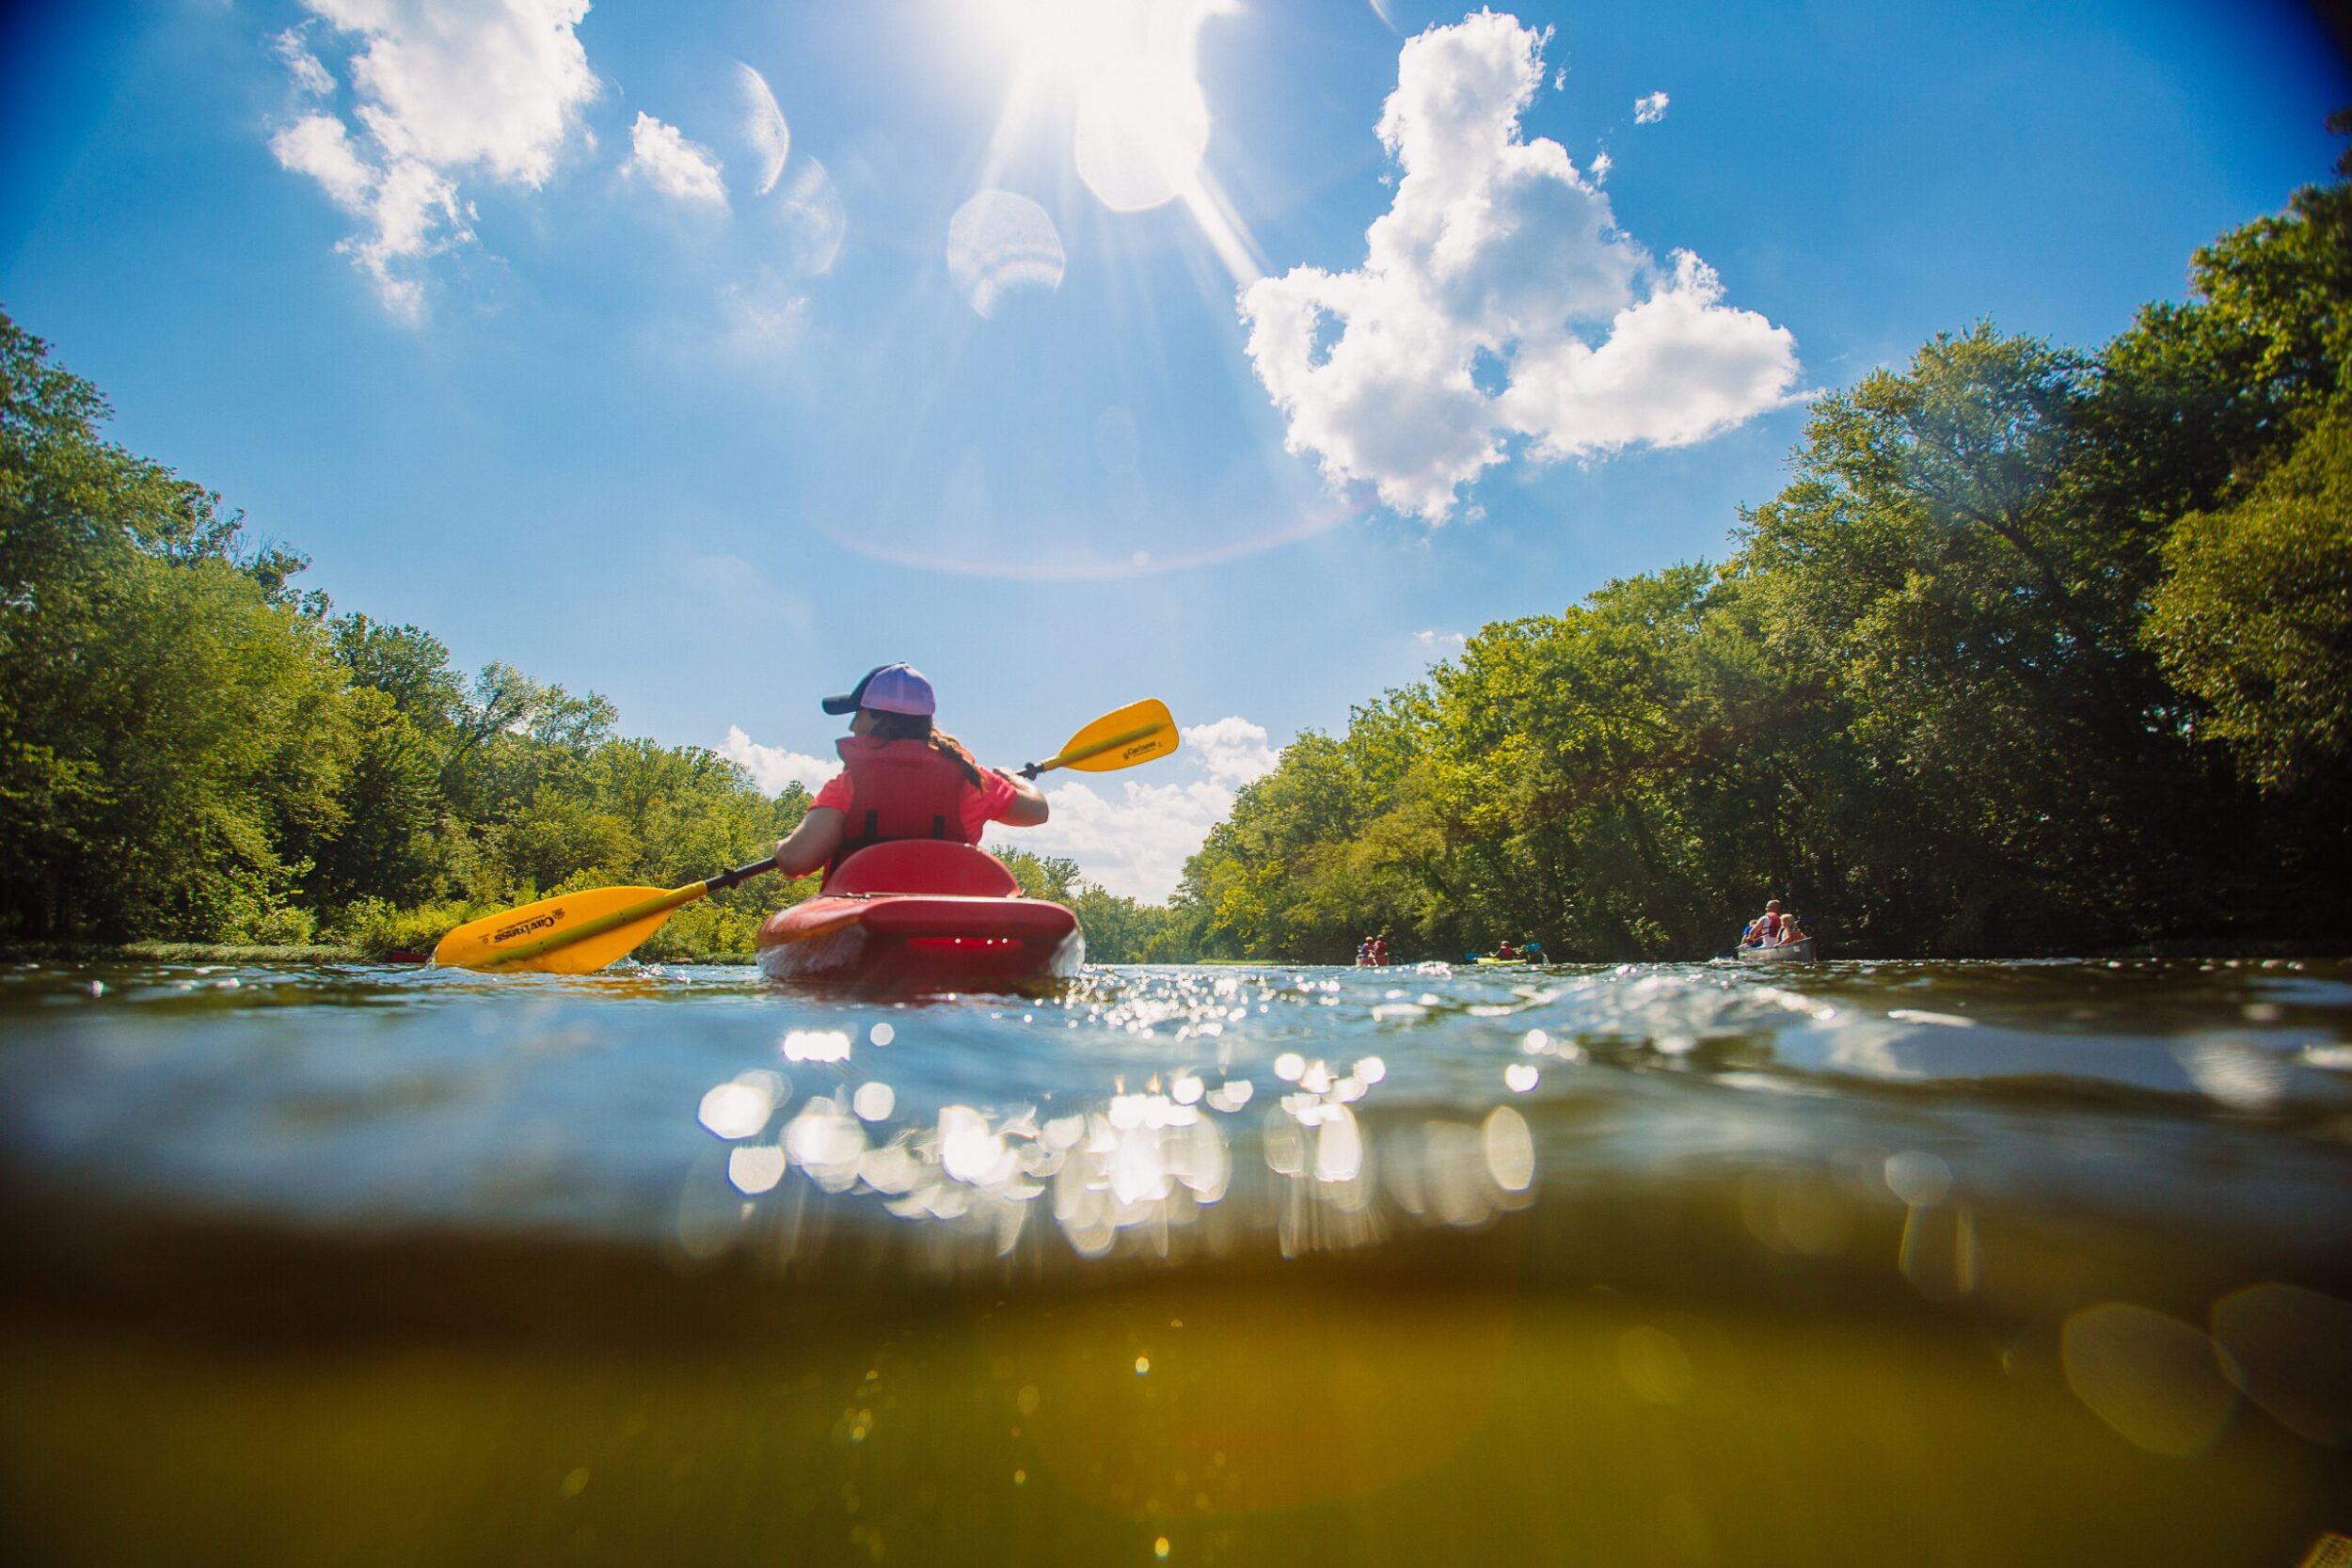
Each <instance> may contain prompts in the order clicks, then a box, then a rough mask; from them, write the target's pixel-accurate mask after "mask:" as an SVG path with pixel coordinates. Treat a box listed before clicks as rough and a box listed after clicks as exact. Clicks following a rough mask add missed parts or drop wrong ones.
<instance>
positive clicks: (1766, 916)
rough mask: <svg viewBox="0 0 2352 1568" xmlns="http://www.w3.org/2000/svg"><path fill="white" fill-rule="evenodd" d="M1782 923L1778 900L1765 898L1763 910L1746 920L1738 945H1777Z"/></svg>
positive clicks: (1779, 939)
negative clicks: (1745, 927) (1750, 919)
mask: <svg viewBox="0 0 2352 1568" xmlns="http://www.w3.org/2000/svg"><path fill="white" fill-rule="evenodd" d="M1782 924H1783V922H1782V919H1781V913H1780V900H1779V899H1777V898H1767V899H1765V900H1764V912H1763V913H1762V914H1759V915H1757V916H1756V918H1755V919H1754V920H1752V921H1750V922H1748V928H1747V929H1746V930H1744V931H1742V932H1740V946H1742V947H1777V946H1779V945H1780V942H1781V934H1780V928H1781V926H1782Z"/></svg>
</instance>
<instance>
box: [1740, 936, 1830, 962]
mask: <svg viewBox="0 0 2352 1568" xmlns="http://www.w3.org/2000/svg"><path fill="white" fill-rule="evenodd" d="M1739 957H1740V962H1741V963H1752V964H1790V963H1794V964H1809V963H1811V962H1812V961H1813V939H1812V938H1811V937H1801V938H1799V939H1798V940H1797V941H1795V942H1781V943H1780V944H1779V945H1777V946H1774V947H1742V948H1740V950H1739Z"/></svg>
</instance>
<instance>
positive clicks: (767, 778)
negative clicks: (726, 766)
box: [714, 724, 841, 795]
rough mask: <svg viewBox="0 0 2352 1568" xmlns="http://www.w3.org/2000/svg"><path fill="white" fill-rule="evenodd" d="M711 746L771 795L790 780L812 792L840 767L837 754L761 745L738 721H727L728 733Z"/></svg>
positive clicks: (781, 791) (780, 789) (791, 782)
mask: <svg viewBox="0 0 2352 1568" xmlns="http://www.w3.org/2000/svg"><path fill="white" fill-rule="evenodd" d="M714 750H716V751H717V752H718V753H719V754H720V755H721V756H723V757H724V758H726V759H727V760H728V761H729V762H732V763H736V764H739V766H741V767H742V768H743V769H744V770H745V771H747V772H749V773H750V774H751V776H752V782H753V783H754V784H757V785H758V786H759V787H760V788H761V789H763V790H765V791H767V792H768V793H769V794H771V795H777V794H781V793H783V791H784V787H785V786H786V785H787V784H799V785H800V786H801V787H802V788H803V789H805V790H807V791H808V792H809V793H810V794H811V795H814V794H816V793H817V791H818V788H819V787H820V786H822V785H823V784H824V782H825V781H826V780H827V779H830V778H832V777H833V776H834V774H835V773H838V772H840V771H841V763H840V760H839V759H838V758H835V757H812V756H808V755H805V754H804V753H803V752H787V751H786V750H785V749H784V748H783V747H781V746H762V745H761V744H760V743H759V742H758V741H756V740H754V739H753V738H752V737H751V736H748V735H746V734H745V733H744V732H743V726H742V725H740V724H729V725H728V726H727V737H726V738H725V739H724V740H723V741H721V742H720V743H719V744H718V746H717V747H715V748H714Z"/></svg>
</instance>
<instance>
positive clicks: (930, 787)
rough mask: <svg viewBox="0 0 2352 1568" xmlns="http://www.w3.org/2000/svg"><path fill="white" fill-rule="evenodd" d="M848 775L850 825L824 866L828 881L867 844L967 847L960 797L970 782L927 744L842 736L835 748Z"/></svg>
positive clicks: (952, 761)
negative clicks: (933, 842) (908, 841)
mask: <svg viewBox="0 0 2352 1568" xmlns="http://www.w3.org/2000/svg"><path fill="white" fill-rule="evenodd" d="M834 750H835V751H837V752H840V753H841V761H842V763H843V764H844V765H845V766H846V767H847V768H849V770H850V810H849V818H850V819H849V821H848V822H847V823H846V824H845V825H844V826H843V828H842V832H841V847H840V848H838V849H836V850H834V854H833V859H832V860H830V861H828V862H827V863H826V864H825V876H826V878H827V879H831V878H832V876H833V874H834V871H835V870H836V869H837V868H838V867H839V866H840V864H841V863H842V862H843V861H845V860H848V859H849V858H850V856H851V855H854V854H856V853H857V852H858V851H859V850H860V849H863V848H865V847H866V846H867V845H869V844H882V843H887V842H888V841H890V840H892V839H899V838H944V839H948V840H951V841H952V842H954V843H957V844H969V843H971V842H972V836H971V835H970V834H969V833H967V832H964V827H963V797H964V792H965V791H967V790H969V789H970V788H971V787H972V780H971V776H970V775H969V774H967V773H965V772H964V770H963V768H962V766H961V764H960V763H958V762H957V761H956V759H955V758H953V757H951V756H947V755H946V754H945V753H943V752H937V751H934V750H933V749H932V748H931V745H930V742H929V741H923V740H877V739H875V738H874V737H873V736H870V735H850V736H842V737H841V738H840V739H839V740H838V741H835V742H834Z"/></svg>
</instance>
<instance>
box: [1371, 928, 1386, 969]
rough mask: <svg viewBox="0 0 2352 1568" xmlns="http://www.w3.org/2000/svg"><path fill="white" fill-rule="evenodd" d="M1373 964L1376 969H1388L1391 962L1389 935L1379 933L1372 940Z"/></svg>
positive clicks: (1384, 932) (1383, 932)
mask: <svg viewBox="0 0 2352 1568" xmlns="http://www.w3.org/2000/svg"><path fill="white" fill-rule="evenodd" d="M1372 962H1373V966H1374V967H1375V968H1386V967H1387V965H1388V962H1389V933H1388V932H1386V931H1382V932H1379V933H1378V934H1377V935H1375V936H1374V938H1373V939H1372Z"/></svg>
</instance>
